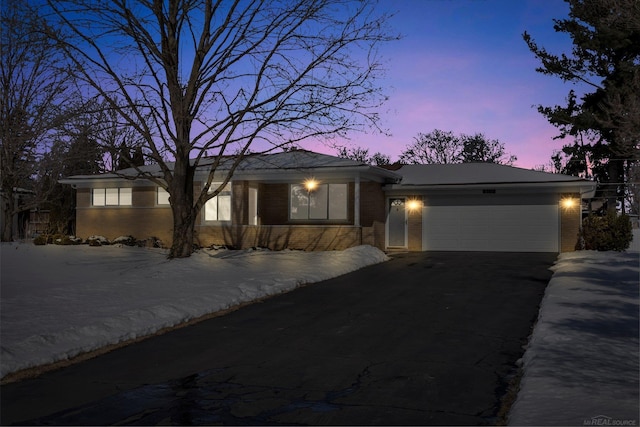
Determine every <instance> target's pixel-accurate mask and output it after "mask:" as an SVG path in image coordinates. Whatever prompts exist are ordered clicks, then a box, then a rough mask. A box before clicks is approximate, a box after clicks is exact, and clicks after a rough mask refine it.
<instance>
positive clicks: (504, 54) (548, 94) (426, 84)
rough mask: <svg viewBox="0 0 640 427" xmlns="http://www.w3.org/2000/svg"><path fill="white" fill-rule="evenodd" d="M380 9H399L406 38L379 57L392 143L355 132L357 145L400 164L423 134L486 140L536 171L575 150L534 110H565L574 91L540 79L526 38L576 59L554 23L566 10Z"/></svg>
mask: <svg viewBox="0 0 640 427" xmlns="http://www.w3.org/2000/svg"><path fill="white" fill-rule="evenodd" d="M381 7H383V8H388V9H389V10H397V14H396V16H395V17H394V19H393V22H392V25H393V26H394V28H395V29H396V30H397V31H399V32H400V33H401V34H403V36H404V37H403V39H402V40H400V41H398V42H393V43H390V44H389V45H387V46H386V47H385V48H384V50H383V51H382V54H383V55H384V57H385V59H386V60H387V61H388V64H387V69H388V72H387V77H386V79H385V81H384V86H385V87H388V88H389V89H388V90H387V93H388V94H389V95H390V99H389V102H388V103H387V104H386V105H385V106H384V107H383V109H382V118H383V126H385V127H386V128H387V129H389V131H390V132H391V134H392V136H390V137H387V136H382V135H368V134H353V136H352V143H353V144H355V145H358V146H363V147H367V148H369V149H370V150H371V151H372V152H374V151H382V152H383V153H386V154H389V155H391V156H392V160H395V159H397V155H398V154H399V153H400V152H401V151H402V150H403V148H404V147H405V146H406V145H407V144H410V143H411V142H412V141H413V138H414V137H415V136H416V135H417V134H418V133H419V132H422V133H427V132H430V131H432V130H433V129H441V130H445V131H453V132H454V133H476V132H482V133H484V134H485V135H486V136H487V137H489V138H491V139H498V140H500V141H501V142H503V143H504V144H505V146H506V149H507V151H508V152H509V153H511V154H514V155H516V156H517V157H518V161H517V162H516V165H517V166H521V167H525V168H531V167H534V166H535V165H539V164H545V163H547V162H548V161H549V158H550V156H551V154H552V153H553V150H554V149H557V148H560V147H561V146H562V145H563V144H566V143H568V142H569V141H564V142H563V141H554V140H553V139H552V138H553V137H554V136H555V135H557V130H556V129H555V128H554V127H553V126H551V125H550V124H549V123H548V122H547V120H546V119H545V118H544V117H543V116H542V115H540V114H539V113H538V112H537V110H536V108H535V106H536V105H538V104H542V105H545V106H553V105H558V104H559V105H562V104H563V103H564V99H565V97H566V95H567V93H568V91H569V90H570V89H571V88H572V87H573V86H572V85H571V84H570V83H563V82H562V81H561V80H559V79H558V78H554V77H550V76H544V75H542V74H540V73H537V72H536V71H535V69H536V67H538V66H539V63H538V61H537V60H536V58H535V57H534V56H533V54H532V53H531V52H530V51H529V49H528V47H527V45H526V44H525V42H524V40H523V39H522V33H523V32H524V31H527V32H529V33H530V34H531V35H532V36H533V37H534V39H535V40H536V41H537V42H538V44H539V45H541V46H544V47H546V48H547V50H549V51H550V52H554V53H561V52H566V53H570V51H571V40H570V38H569V37H568V36H567V35H566V34H559V33H556V32H555V31H554V30H553V19H554V18H556V19H563V18H567V17H568V12H569V8H568V5H567V3H566V2H564V1H563V0H382V1H381ZM578 92H579V88H578ZM336 142H339V141H336ZM310 148H314V149H318V150H320V149H321V148H320V147H310ZM322 151H325V152H331V151H330V150H328V149H326V148H325V149H322Z"/></svg>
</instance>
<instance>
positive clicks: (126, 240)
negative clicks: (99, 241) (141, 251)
mask: <svg viewBox="0 0 640 427" xmlns="http://www.w3.org/2000/svg"><path fill="white" fill-rule="evenodd" d="M112 243H113V244H116V243H120V244H121V245H125V246H136V244H137V240H136V238H135V237H133V236H120V237H116V238H115V239H113V242H112Z"/></svg>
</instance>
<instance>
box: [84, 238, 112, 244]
mask: <svg viewBox="0 0 640 427" xmlns="http://www.w3.org/2000/svg"><path fill="white" fill-rule="evenodd" d="M87 243H88V244H89V246H102V245H108V244H109V240H108V239H107V238H106V237H104V236H89V237H87Z"/></svg>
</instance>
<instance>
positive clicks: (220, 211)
mask: <svg viewBox="0 0 640 427" xmlns="http://www.w3.org/2000/svg"><path fill="white" fill-rule="evenodd" d="M221 184H222V183H221V182H218V183H215V182H214V183H212V184H211V188H212V190H210V191H209V192H210V193H213V191H214V190H215V189H217V188H218V187H219V186H220V185H221ZM204 220H205V221H231V184H227V185H225V187H224V188H223V189H222V190H220V192H219V193H218V195H217V196H215V197H214V198H213V199H211V200H209V201H207V203H205V205H204Z"/></svg>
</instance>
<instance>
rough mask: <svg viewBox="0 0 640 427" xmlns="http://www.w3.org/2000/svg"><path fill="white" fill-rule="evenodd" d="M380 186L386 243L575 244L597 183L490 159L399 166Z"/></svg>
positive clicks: (430, 246)
mask: <svg viewBox="0 0 640 427" xmlns="http://www.w3.org/2000/svg"><path fill="white" fill-rule="evenodd" d="M397 172H398V173H399V174H400V175H402V180H401V181H400V182H399V183H395V184H390V185H387V186H386V187H385V192H386V195H387V224H386V230H387V248H389V249H390V250H398V249H406V250H413V251H416V250H422V251H495V252H565V251H570V250H573V249H574V247H575V243H576V241H577V235H578V230H579V227H580V222H581V199H583V198H588V197H591V193H592V192H593V191H595V183H593V182H590V181H586V180H583V179H580V178H578V177H574V176H567V175H560V174H551V173H545V172H538V171H532V170H526V169H520V168H515V167H512V166H505V165H497V164H491V163H468V164H453V165H405V166H402V167H401V168H400V169H398V171H397Z"/></svg>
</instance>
